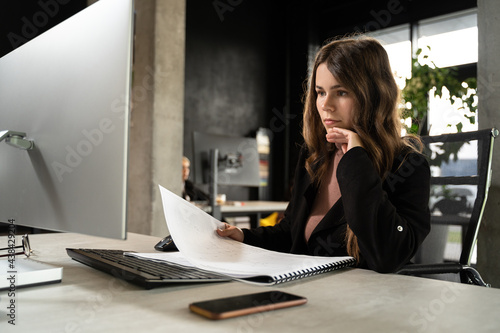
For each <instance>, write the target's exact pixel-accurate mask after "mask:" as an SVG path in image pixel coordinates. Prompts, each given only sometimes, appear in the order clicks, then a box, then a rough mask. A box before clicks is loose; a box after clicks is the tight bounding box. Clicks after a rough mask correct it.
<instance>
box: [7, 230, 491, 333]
mask: <svg viewBox="0 0 500 333" xmlns="http://www.w3.org/2000/svg"><path fill="white" fill-rule="evenodd" d="M30 240H31V244H32V247H33V248H34V249H35V255H34V257H33V259H37V260H39V261H42V262H45V263H49V264H54V265H59V266H63V267H64V276H63V281H62V283H59V284H53V285H47V286H40V287H32V288H27V289H18V290H17V299H16V304H17V318H16V326H15V327H13V326H11V325H9V324H7V320H6V318H7V317H6V304H7V303H6V302H7V301H8V297H7V295H6V293H5V292H0V296H1V301H0V303H1V304H0V327H1V328H0V331H1V332H2V333H4V332H35V333H40V332H106V333H109V332H279V331H283V332H301V333H304V332H312V331H315V332H333V331H335V332H349V333H350V332H440V333H441V332H500V317H499V316H498V311H499V309H500V290H499V289H487V288H482V287H477V286H468V285H462V284H458V283H452V282H444V281H434V280H428V279H420V278H414V277H409V276H398V275H392V274H385V275H383V274H378V273H375V272H372V271H367V270H362V269H344V270H340V271H337V272H333V273H328V274H323V275H320V276H316V277H311V278H307V279H303V280H300V281H295V282H289V283H285V284H282V285H278V286H273V287H261V286H254V285H249V284H245V283H241V282H229V283H214V284H190V285H172V286H168V287H162V288H157V289H152V290H144V289H141V288H139V287H136V286H134V285H131V284H128V283H126V282H123V281H121V280H117V279H116V278H114V277H112V276H111V275H107V274H105V273H101V272H99V271H96V270H94V269H92V268H90V267H87V266H85V265H83V264H80V263H78V262H76V261H73V260H71V259H70V258H69V257H68V256H67V255H66V251H65V248H66V247H94V248H114V249H124V250H136V251H141V252H146V251H148V252H153V250H152V249H153V245H154V244H155V243H156V242H157V241H158V238H157V237H151V236H143V235H137V234H129V239H128V240H127V241H119V240H108V239H104V238H98V237H88V236H82V235H75V234H40V235H33V237H31V236H30ZM6 241H7V239H6V237H0V245H3V244H6ZM271 289H280V290H283V291H288V292H291V293H295V294H298V295H302V296H305V297H307V298H308V300H309V302H308V303H307V304H306V305H303V306H299V307H295V308H289V309H282V310H278V311H272V312H266V313H261V314H255V315H251V316H246V317H239V318H234V319H228V320H223V321H210V320H207V319H204V318H202V317H200V316H198V315H195V314H193V313H191V312H189V310H188V308H187V307H188V304H189V303H190V302H194V301H198V300H203V299H210V298H219V297H223V296H233V295H238V294H243V293H251V292H260V291H265V290H271Z"/></svg>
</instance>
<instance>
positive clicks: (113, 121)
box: [0, 0, 134, 239]
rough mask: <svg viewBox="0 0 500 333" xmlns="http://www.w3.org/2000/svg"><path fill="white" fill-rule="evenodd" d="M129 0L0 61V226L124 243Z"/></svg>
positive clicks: (93, 9)
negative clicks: (17, 137) (12, 134)
mask: <svg viewBox="0 0 500 333" xmlns="http://www.w3.org/2000/svg"><path fill="white" fill-rule="evenodd" d="M133 18H134V9H133V1H132V0H101V1H98V2H96V3H95V4H93V5H91V6H89V7H88V8H86V9H84V10H83V11H81V12H79V13H77V14H76V15H74V16H72V17H70V18H69V19H67V20H66V21H64V22H62V23H60V24H59V25H57V26H55V27H54V28H52V29H50V30H48V31H46V32H45V33H43V34H41V35H40V36H38V37H36V38H35V39H33V40H31V41H29V42H28V43H26V44H24V45H22V46H20V47H19V48H17V49H15V50H14V51H12V52H10V53H9V54H7V55H5V56H4V57H2V58H0V131H5V130H10V131H18V132H24V133H26V137H27V138H28V139H30V140H33V141H34V143H35V147H34V149H33V150H21V149H18V148H15V147H12V146H10V145H7V144H5V143H4V142H0V160H1V163H0V180H1V183H0V184H1V185H0V198H1V199H0V221H1V222H7V221H8V220H9V219H15V221H16V222H15V223H16V224H19V225H23V226H30V227H35V228H40V229H48V230H56V231H69V232H76V233H84V234H90V235H99V236H104V237H111V238H121V239H124V238H125V237H126V207H127V205H126V193H127V151H128V142H127V140H128V128H129V104H130V103H129V99H130V85H131V65H132V46H133Z"/></svg>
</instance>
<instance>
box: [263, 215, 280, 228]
mask: <svg viewBox="0 0 500 333" xmlns="http://www.w3.org/2000/svg"><path fill="white" fill-rule="evenodd" d="M278 217H279V214H278V212H274V213H272V214H271V215H269V216H268V217H266V218H263V219H260V226H261V227H272V226H273V225H275V224H276V223H278Z"/></svg>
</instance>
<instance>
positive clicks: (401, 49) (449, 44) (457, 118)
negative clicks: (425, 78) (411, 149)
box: [369, 10, 478, 135]
mask: <svg viewBox="0 0 500 333" xmlns="http://www.w3.org/2000/svg"><path fill="white" fill-rule="evenodd" d="M411 31H412V29H411V28H410V25H408V24H407V25H402V26H398V27H393V28H389V29H384V30H378V31H374V32H371V33H370V34H369V35H370V36H372V37H374V38H377V39H378V40H380V41H381V42H382V44H383V45H384V48H385V49H386V51H387V53H388V55H389V60H390V62H391V67H392V70H393V72H394V75H395V77H396V81H397V83H398V86H399V87H400V88H403V87H404V85H405V79H406V78H407V77H410V76H411V55H412V54H415V52H416V50H417V49H419V48H420V49H422V50H423V51H422V54H421V56H420V57H419V62H420V63H422V64H425V63H427V64H429V65H430V62H431V61H432V62H433V63H434V64H435V65H436V66H438V67H450V66H456V67H460V66H462V65H465V64H471V63H477V59H478V31H477V12H476V10H468V11H464V12H459V13H454V14H450V15H445V16H440V17H435V18H432V19H427V20H422V21H419V22H417V23H416V24H415V25H414V26H413V36H411V35H412V32H411ZM412 40H413V45H414V49H413V50H412ZM428 47H430V50H429V49H428ZM424 55H427V56H428V58H427V59H424V57H423V56H424ZM474 92H475V91H473V90H469V94H471V93H474ZM429 97H430V100H429V112H428V124H429V134H431V135H432V134H441V133H450V132H454V131H456V127H455V126H454V125H455V124H457V123H459V122H461V123H462V124H463V128H462V130H463V131H473V130H476V129H477V119H476V122H475V124H471V123H470V121H469V120H468V119H467V118H466V117H465V116H464V114H467V115H469V116H470V115H471V114H470V113H468V112H467V110H465V111H464V110H463V109H460V107H461V106H462V105H460V102H458V103H456V104H455V105H452V103H451V101H450V96H449V94H448V95H446V94H443V97H442V98H439V97H435V96H434V92H433V91H430V92H429ZM476 103H477V102H476ZM476 118H477V115H476ZM449 125H451V127H450V126H449Z"/></svg>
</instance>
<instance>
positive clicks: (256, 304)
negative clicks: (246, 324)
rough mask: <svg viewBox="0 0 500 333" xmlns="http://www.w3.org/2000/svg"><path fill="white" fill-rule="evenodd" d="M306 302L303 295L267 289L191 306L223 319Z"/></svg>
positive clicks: (198, 310)
mask: <svg viewBox="0 0 500 333" xmlns="http://www.w3.org/2000/svg"><path fill="white" fill-rule="evenodd" d="M306 302H307V299H306V298H304V297H302V296H297V295H293V294H289V293H285V292H282V291H266V292H261V293H256V294H247V295H240V296H233V297H226V298H219V299H214V300H208V301H202V302H196V303H192V304H190V305H189V308H190V309H191V311H193V312H196V313H198V314H201V315H203V316H205V317H208V318H211V319H223V318H230V317H235V316H240V315H245V314H250V313H255V312H262V311H270V310H275V309H280V308H284V307H289V306H295V305H300V304H304V303H306Z"/></svg>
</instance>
